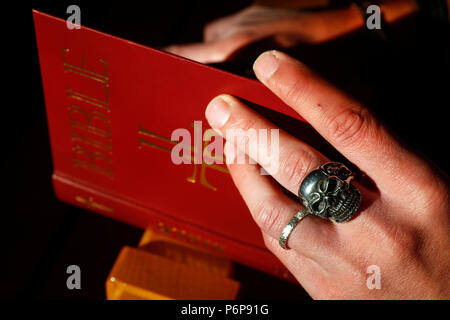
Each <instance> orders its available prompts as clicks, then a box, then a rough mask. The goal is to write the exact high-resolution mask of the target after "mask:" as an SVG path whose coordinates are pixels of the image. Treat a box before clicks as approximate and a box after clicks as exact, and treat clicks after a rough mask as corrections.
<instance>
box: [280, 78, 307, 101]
mask: <svg viewBox="0 0 450 320" xmlns="http://www.w3.org/2000/svg"><path fill="white" fill-rule="evenodd" d="M277 82H278V81H277ZM277 85H278V86H280V88H279V91H280V92H281V96H284V97H285V99H286V101H289V104H290V105H294V106H300V105H302V104H303V103H304V102H305V100H306V98H307V94H306V93H307V92H308V86H309V84H308V79H307V77H303V76H298V77H297V78H296V80H295V81H293V82H292V83H288V84H284V83H283V82H281V81H280V83H277Z"/></svg>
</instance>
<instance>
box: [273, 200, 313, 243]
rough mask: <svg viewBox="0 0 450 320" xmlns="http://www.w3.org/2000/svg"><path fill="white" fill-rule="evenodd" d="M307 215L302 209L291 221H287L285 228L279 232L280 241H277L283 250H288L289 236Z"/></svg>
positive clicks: (306, 211)
mask: <svg viewBox="0 0 450 320" xmlns="http://www.w3.org/2000/svg"><path fill="white" fill-rule="evenodd" d="M308 214H309V212H308V210H306V209H303V210H302V211H299V212H297V214H296V215H295V216H293V217H292V219H291V220H289V222H288V224H287V225H286V227H284V229H283V231H282V232H281V236H280V240H279V241H278V242H279V244H280V246H281V247H282V248H283V249H285V250H287V249H289V247H288V245H287V242H288V239H289V236H290V235H291V233H292V230H294V228H295V226H296V225H297V224H298V223H299V222H300V221H301V220H302V219H303V218H304V217H306V216H307V215H308Z"/></svg>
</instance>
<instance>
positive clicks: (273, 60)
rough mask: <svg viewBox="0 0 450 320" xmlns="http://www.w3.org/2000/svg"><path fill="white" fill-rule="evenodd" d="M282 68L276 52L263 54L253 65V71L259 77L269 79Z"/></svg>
mask: <svg viewBox="0 0 450 320" xmlns="http://www.w3.org/2000/svg"><path fill="white" fill-rule="evenodd" d="M279 66H280V59H279V58H278V57H277V55H276V51H275V50H272V51H267V52H264V53H263V54H261V55H260V56H259V57H258V59H256V61H255V63H254V64H253V70H254V71H255V73H256V75H257V76H258V77H261V78H263V79H269V78H270V77H271V76H272V75H273V74H274V73H275V71H277V69H278V67H279Z"/></svg>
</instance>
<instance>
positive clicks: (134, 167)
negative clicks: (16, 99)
mask: <svg viewBox="0 0 450 320" xmlns="http://www.w3.org/2000/svg"><path fill="white" fill-rule="evenodd" d="M33 15H34V23H35V30H36V38H37V45H38V52H39V60H40V66H41V74H42V83H43V88H44V96H45V104H46V110H47V119H48V126H49V132H50V140H51V148H52V156H53V165H54V172H53V185H54V189H55V192H56V195H57V197H58V198H59V199H61V200H62V201H65V202H68V203H71V204H73V205H77V206H80V207H83V208H87V209H90V210H92V211H95V212H97V213H100V214H103V215H105V216H108V217H111V218H113V219H117V220H120V221H123V222H125V223H129V224H132V225H135V226H138V227H141V228H150V229H156V230H159V229H164V230H165V231H166V232H168V233H173V235H174V236H177V237H181V238H183V239H184V240H185V241H189V242H191V243H192V244H194V245H198V246H199V247H202V248H207V249H208V250H210V252H212V253H215V254H218V255H222V256H225V257H228V258H230V259H232V260H234V261H236V262H239V263H242V264H244V265H247V266H250V267H253V268H256V269H259V270H262V271H264V272H267V273H271V274H274V275H278V276H280V277H285V278H288V277H290V275H288V273H287V272H286V270H285V269H284V267H283V266H282V264H281V263H280V262H279V261H278V259H277V258H276V257H275V256H274V255H272V254H271V253H270V252H269V251H268V250H267V249H266V248H265V246H264V243H263V239H262V236H261V232H260V230H259V228H258V227H257V225H256V224H255V222H254V221H253V219H252V217H251V215H250V213H249V212H248V209H247V207H246V206H245V203H244V202H243V200H242V199H241V197H240V195H239V193H238V191H237V189H236V188H235V186H234V184H233V182H232V179H231V177H230V175H229V173H228V170H227V167H226V164H217V163H213V164H208V163H206V162H204V161H201V162H200V163H198V161H192V162H191V163H190V164H184V163H182V164H178V165H177V164H175V163H173V162H172V160H171V150H172V148H173V147H174V146H175V145H176V144H177V143H178V142H176V141H172V140H171V134H172V132H173V131H174V130H175V129H178V128H185V129H187V130H189V131H190V132H191V134H192V137H194V136H195V134H194V133H195V132H194V131H195V130H198V129H199V130H202V132H203V131H205V130H207V129H208V128H207V127H206V124H207V122H206V120H205V118H204V110H205V108H206V105H207V104H208V102H209V101H210V100H211V99H212V98H213V97H215V96H216V95H218V94H221V93H228V94H232V95H234V96H237V97H239V98H242V99H245V100H247V101H250V102H252V103H254V104H256V105H260V106H263V107H266V108H269V109H271V110H274V111H277V112H278V113H282V114H284V115H288V116H290V117H293V118H297V119H299V120H301V118H300V117H299V116H298V115H296V114H295V113H294V112H293V111H292V110H291V109H290V108H289V107H288V106H287V105H285V104H284V103H283V102H282V101H281V100H279V99H278V98H277V97H276V96H275V95H274V94H273V93H271V92H270V91H269V90H268V89H267V88H265V87H264V86H263V85H262V84H260V83H259V82H257V81H255V80H252V79H247V78H244V77H240V76H237V75H234V74H232V73H228V72H224V71H221V70H218V69H215V68H212V67H210V66H206V65H203V64H200V63H197V62H193V61H190V60H187V59H184V58H181V57H177V56H174V55H171V54H168V53H164V52H161V51H158V50H155V49H152V48H148V47H144V46H142V45H139V44H135V43H132V42H130V41H126V40H123V39H120V38H117V37H114V36H111V35H107V34H104V33H101V32H98V31H95V30H92V29H89V28H85V27H81V28H80V29H72V30H70V29H68V28H67V26H66V22H65V21H64V20H61V19H58V18H56V17H53V16H50V15H47V14H44V13H41V12H38V11H33ZM199 123H200V128H199V126H198V124H199ZM194 124H196V125H195V126H194ZM201 124H203V128H201ZM200 134H202V133H200ZM193 140H194V139H192V147H191V148H192V151H193V152H192V157H194V153H195V151H196V150H194V149H195V148H205V146H206V144H207V142H204V141H203V140H202V141H200V143H195V144H194V141H193Z"/></svg>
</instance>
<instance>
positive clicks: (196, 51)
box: [165, 0, 416, 63]
mask: <svg viewBox="0 0 450 320" xmlns="http://www.w3.org/2000/svg"><path fill="white" fill-rule="evenodd" d="M380 8H381V11H382V12H383V14H384V18H385V20H386V22H388V23H393V22H395V21H397V20H399V19H401V18H403V17H405V16H407V15H409V14H412V13H413V12H415V11H416V5H415V2H414V0H390V1H386V2H383V3H382V4H380ZM364 25H365V22H364V20H363V18H362V15H361V12H360V11H359V9H358V8H357V7H355V6H351V7H349V8H344V9H338V10H326V11H319V12H311V11H300V10H293V9H286V8H273V7H265V6H261V5H256V4H254V5H251V6H249V7H247V8H245V9H243V10H241V11H239V12H237V13H235V14H233V15H230V16H227V17H223V18H220V19H218V20H215V21H212V22H210V23H209V24H207V25H206V26H205V28H204V32H203V33H204V34H203V42H199V43H191V44H183V45H171V46H168V47H166V48H165V50H166V51H168V52H171V53H174V54H177V55H180V56H183V57H185V58H189V59H192V60H196V61H198V62H202V63H215V62H222V61H225V60H227V58H228V57H229V56H230V55H232V54H233V53H234V52H235V51H237V50H238V49H240V48H242V47H245V46H246V45H248V44H250V43H252V42H255V41H257V40H260V39H263V38H267V37H272V38H273V40H274V41H275V42H277V43H278V44H279V45H280V46H281V47H283V48H289V47H292V46H294V45H296V44H298V43H300V42H303V43H310V44H316V43H321V42H325V41H329V40H331V39H334V38H338V37H340V36H342V35H345V34H347V33H349V32H352V31H355V30H357V29H359V28H362V27H363V26H364Z"/></svg>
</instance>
